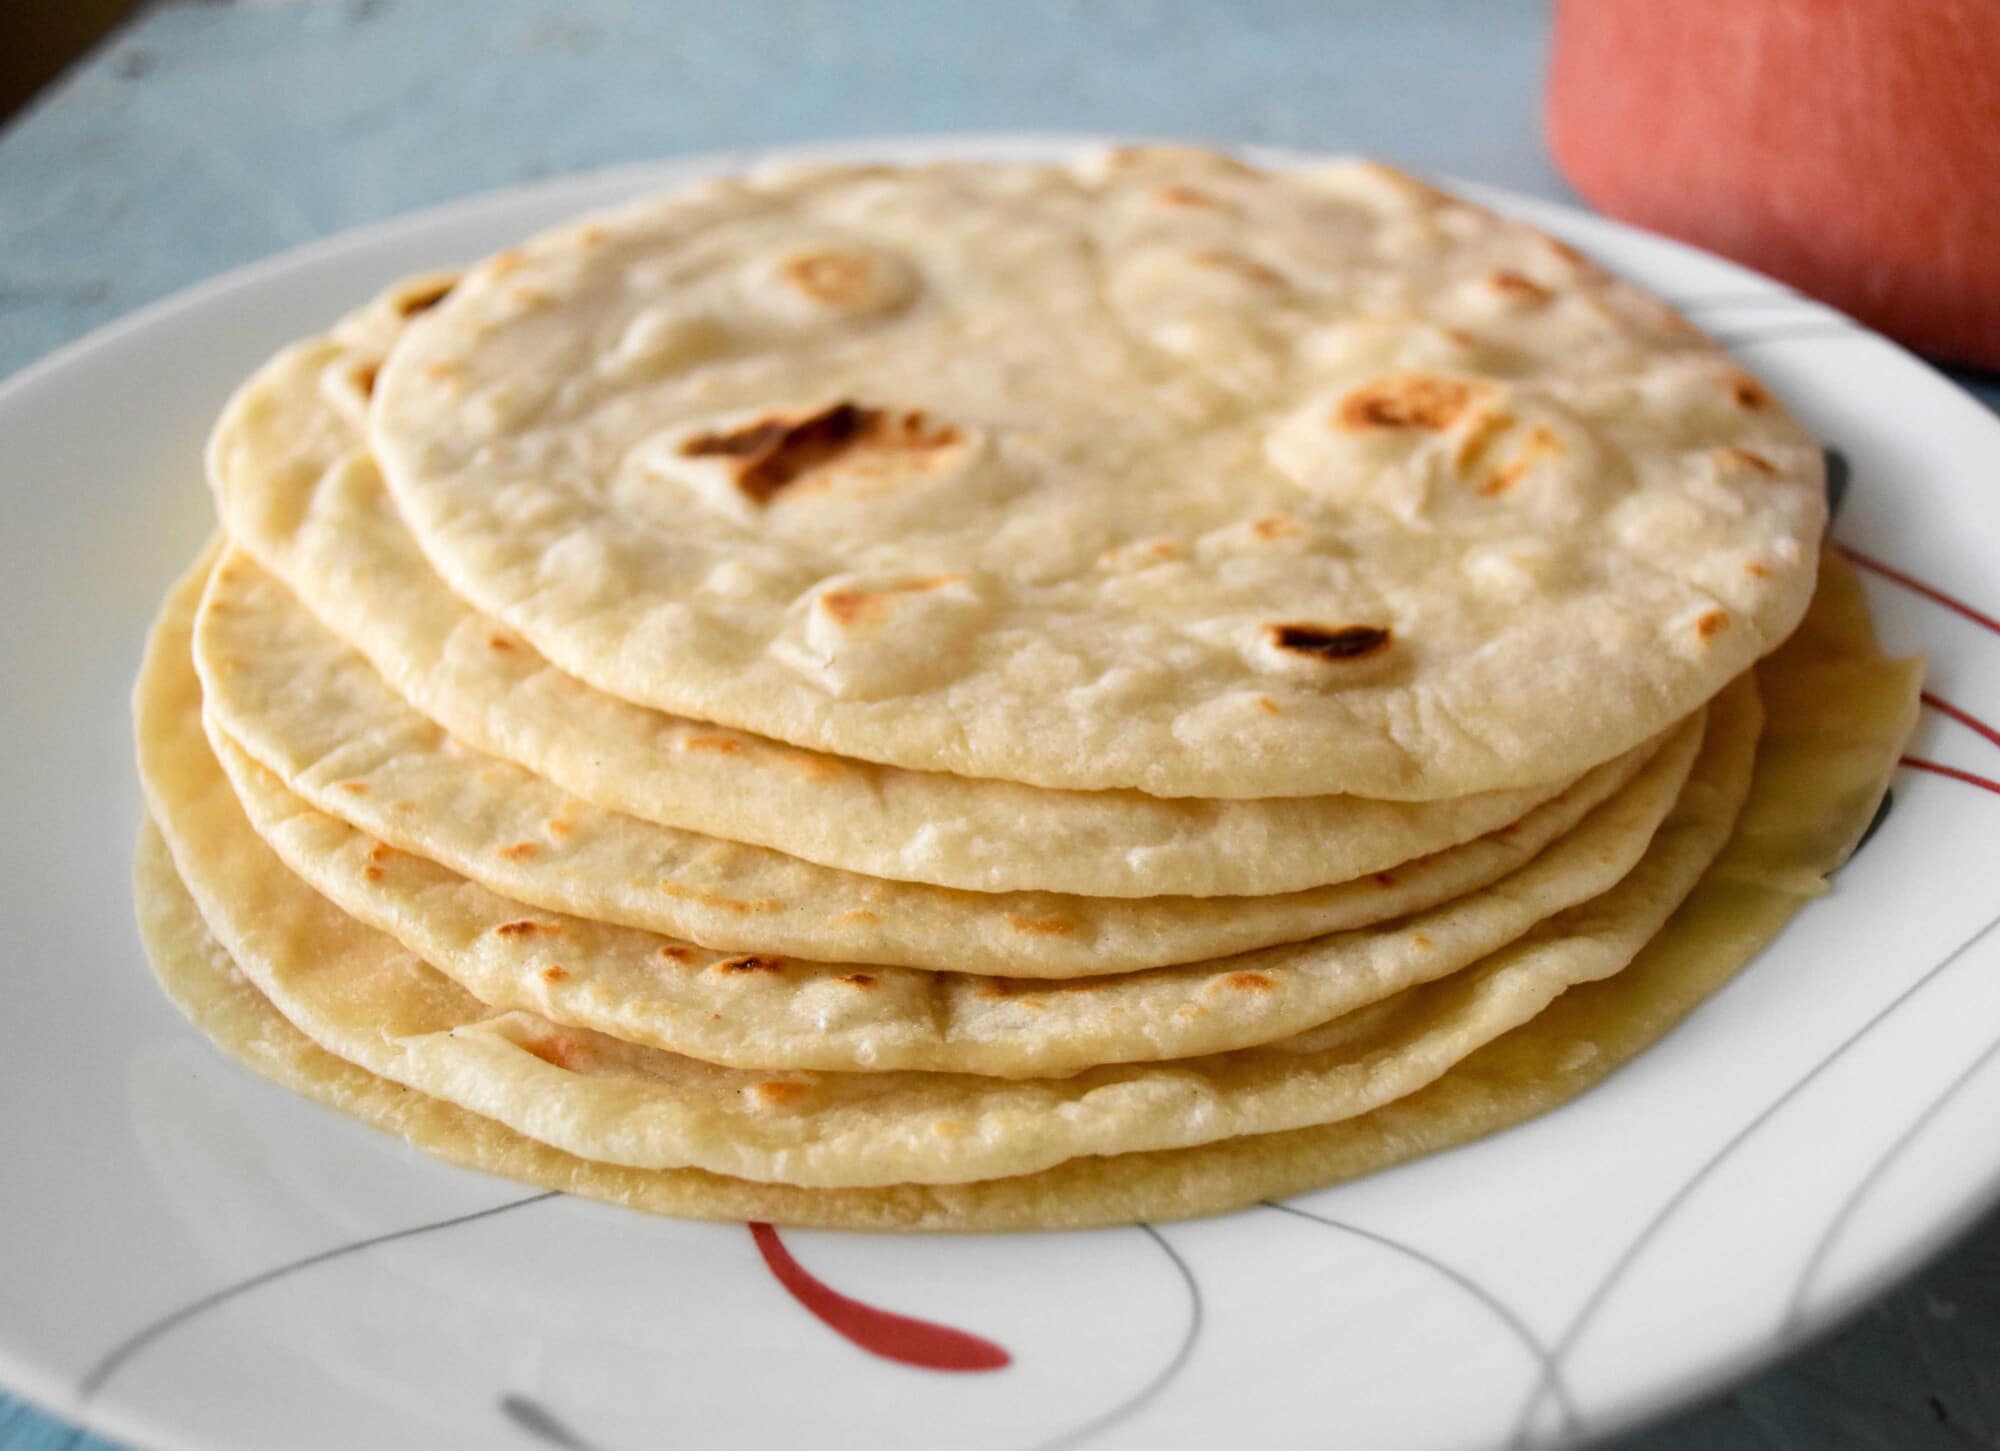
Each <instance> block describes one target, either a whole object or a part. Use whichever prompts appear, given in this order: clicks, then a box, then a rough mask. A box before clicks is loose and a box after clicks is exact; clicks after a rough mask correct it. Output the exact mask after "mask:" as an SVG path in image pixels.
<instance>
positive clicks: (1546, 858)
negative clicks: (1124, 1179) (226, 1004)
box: [189, 721, 1702, 1077]
mask: <svg viewBox="0 0 2000 1451" xmlns="http://www.w3.org/2000/svg"><path fill="white" fill-rule="evenodd" d="M1701 737H1702V731H1701V725H1700V722H1698V721H1696V722H1690V723H1689V724H1688V725H1687V726H1684V727H1683V728H1682V729H1681V730H1679V731H1677V732H1676V733H1675V734H1674V737H1673V739H1672V741H1671V743H1670V744H1669V745H1668V746H1667V747H1666V748H1665V749H1664V750H1663V751H1661V753H1660V755H1659V756H1658V757H1657V758H1655V760H1654V762H1653V763H1652V764H1651V765H1650V766H1649V767H1648V769H1647V770H1646V771H1645V772H1644V773H1643V774H1642V775H1641V776H1640V777H1639V779H1638V780H1636V781H1634V782H1633V783H1632V785H1631V786H1629V787H1628V788H1626V790H1624V791H1623V792H1621V793H1620V794H1619V795H1617V796H1615V797H1613V798H1612V799H1611V800H1610V801H1609V802H1607V803H1606V804H1605V805H1603V806H1602V807H1600V808H1598V810H1597V811H1596V812H1594V813H1592V814H1591V816H1590V817H1589V819H1588V820H1587V821H1585V822H1584V824H1583V825H1582V826H1580V827H1578V828H1577V829H1576V830H1575V831H1574V832H1571V833H1570V834H1569V835H1567V836H1565V837H1563V838H1562V840H1560V841H1559V842H1557V843H1556V844H1555V845H1553V846H1551V847H1549V848H1548V849H1547V850H1546V851H1544V852H1543V853H1542V854H1541V855H1540V856H1538V857H1536V858H1535V860H1534V861H1533V862H1531V863H1530V864H1529V865H1527V866H1525V867H1522V868H1521V869H1520V870H1519V871H1517V872H1515V873H1513V874H1512V875H1510V876H1508V877H1506V878H1505V879H1503V880H1502V881H1500V882H1499V883H1497V884H1495V885H1494V886H1492V887H1489V888H1487V889H1485V890H1483V891H1477V892H1469V893H1467V894H1466V895H1464V896H1462V897H1457V898H1454V899H1452V900H1448V901H1446V902H1444V903H1442V904H1441V905H1439V906H1436V907H1434V908H1433V909H1432V910H1430V911H1426V912H1419V913H1416V914H1415V915H1412V916H1407V917H1403V918H1402V919H1401V920H1398V921H1395V922H1391V923H1384V924H1383V925H1381V926H1379V927H1370V928H1365V929H1361V930H1356V931H1348V932H1342V933H1337V934H1334V935H1332V936H1327V937H1321V938H1316V939H1314V940H1313V941H1310V942H1301V943H1298V944H1296V945H1290V946H1283V947H1275V948H1271V949H1268V950H1266V951H1261V952H1246V953H1241V954H1239V955H1236V956H1233V957H1223V958H1212V959H1209V960H1207V961H1203V962H1193V963H1189V964H1187V965H1186V966H1183V967H1177V968H1161V969H1158V970H1156V971H1150V972H1138V973H1124V974H1119V975H1116V976H1109V977H1091V978H1084V979H1072V980H1065V981H1055V982H1041V981H1036V980H1033V979H1028V978H1018V977H990V976H988V977H982V976H973V975H968V974H965V973H962V972H949V971H948V972H927V971H920V970H916V969H912V968H907V967H887V966H880V965H874V964H869V965H866V966H864V967H859V968H857V967H856V966H854V965H852V964H841V963H828V962H816V961H811V960H803V959H799V958H796V957H788V956H781V955H778V954H776V953H773V952H770V951H768V950H766V951H761V952H754V953H747V954H740V955H730V954H727V953H724V952H719V951H714V950H709V949H703V948H700V947H696V946H694V945H693V944H690V943H687V942H682V941H677V940H675V939H672V938H667V937H662V936H659V935H658V934H655V933H651V932H642V931H634V930H633V929H631V928H627V927H619V926H614V925H611V924H608V923H605V922H602V921H595V920H591V919H588V918H581V917H574V916H568V915H565V914H562V913H556V912H547V911H541V912H537V911H534V910H532V909H530V908H528V907H525V906H523V905H522V904H521V903H519V902H516V901H513V900H510V899H509V898H506V897H503V896H499V895H497V894H495V893H493V892H491V891H488V890H486V889H485V888H483V887H480V886H478V885H477V884H476V883H473V882H470V881H467V880H466V879H465V878H463V877H459V876H456V875H454V874H453V873H451V872H450V871H447V870H446V869H444V868H442V867H440V866H438V865H437V864H436V863H434V862H431V861H428V860H426V859H425V858H423V857H421V856H413V855H411V854H409V853H408V852H404V851H398V850H394V849H392V848H389V847H387V846H385V845H384V844H383V843H382V842H379V841H377V840H375V839H373V838H371V837H369V836H368V835H366V834H365V833H363V832H359V831H356V830H354V829H353V828H352V827H350V826H348V825H346V824H345V823H344V822H342V821H340V820H339V819H338V818H337V817H334V816H330V815H327V814H326V813H324V812H321V811H317V810H314V809H313V808H312V807H310V806H308V805H307V804H306V803H305V802H303V801H301V800H299V799H298V798H297V797H295V796H293V795H291V794H290V793H289V792H287V791H286V790H285V789H284V787H283V785H282V784H281V783H280V782H279V781H278V779H277V778H276V777H275V776H273V775H272V774H271V773H270V772H269V771H267V770H264V769H263V768H262V767H260V766H258V765H257V764H256V763H255V762H254V761H252V760H251V759H250V758H249V757H248V756H247V755H246V754H245V753H244V752H243V751H242V749H241V748H240V747H238V746H236V745H235V744H234V743H233V742H231V741H230V740H229V739H228V738H227V737H226V736H222V735H221V734H220V733H219V732H217V731H216V730H214V728H213V727H212V726H211V729H210V738H211V744H212V745H213V747H214V749H215V752H216V754H217V756H218V757H219V758H220V760H221V763H222V765H223V768H224V770H225V771H226V772H227V774H228V776H229V778H230V783H231V785H232V786H233V787H234V789H235V792H236V796H237V798H238V800H239V801H241V803H242V805H243V808H244V810H245V812H246V813H247V814H248V816H249V818H250V824H251V825H252V827H254V828H255V830H256V831H257V834H258V835H259V836H261V837H263V838H264V840H265V842H266V844H268V845H269V846H270V847H271V849H272V850H273V851H274V852H276V853H277V855H278V856H279V857H280V858H281V859H282V860H283V861H284V862H285V864H286V865H287V866H288V867H290V868H291V869H292V871H293V872H295V873H296V874H297V875H298V876H300V877H301V878H302V879H303V880H305V881H306V882H307V883H308V884H309V885H311V886H312V887H314V888H315V889H316V890H318V891H319V892H321V893H322V894H324V895H325V896H326V897H328V898H329V899H331V900H332V901H333V902H334V904H335V905H337V906H338V907H340V908H341V910H343V911H345V912H347V913H348V914H349V915H351V916H353V917H355V918H356V919H357V920H359V921H362V922H365V923H367V924H368V925H369V926H371V927H375V928H378V929H379V930H381V931H383V932H386V933H388V934H389V935H390V936H392V937H394V938H396V939H397V940H398V941H399V942H401V943H402V944H403V946H405V947H407V948H408V949H409V950H410V951H412V952H414V953H416V954H418V955H419V956H420V957H422V958H423V959H424V960H425V961H426V962H428V963H430V964H431V965H432V966H434V967H436V968H438V970H439V971H441V972H443V973H444V974H445V975H446V976H448V977H450V978H453V979H454V980H456V981H457V982H458V983H459V984H460V985H462V986H463V987H464V988H466V990H467V991H469V992H471V993H472V994H473V996H475V997H477V998H479V999H480V1000H481V1001H482V1002H485V1003H488V1004H491V1005H493V1006H496V1007H503V1008H522V1009H526V1010H529V1011H532V1012H537V1013H540V1014H542V1015H543V1016H545V1017H547V1018H549V1019H551V1020H552V1021H555V1022H559V1023H565V1024H568V1025H571V1026H574V1027H581V1028H589V1029H594V1030H596V1031H598V1032H601V1033H605V1034H608V1035H610V1036H611V1037H614V1038H619V1039H623V1040H625V1041H627V1042H632V1043H639V1044H645V1045H648V1046H651V1047H655V1048H664V1049H667V1050H669V1051H672V1052H676V1053H683V1054H687V1055H688V1056H690V1057H694V1058H701V1059H704V1060H706V1061H709V1062H714V1063H726V1064H733V1065H738V1066H742V1067H749V1068H766V1069H780V1068H820V1069H838V1070H847V1071H855V1070H859V1071H878V1070H882V1069H891V1068H906V1069H907V1068H916V1069H928V1070H948V1071H953V1072H961V1073H984V1074H995V1075H1002V1076H1007V1077H1023V1076H1029V1075H1043V1074H1055V1073H1073V1072H1076V1071H1078V1070H1080V1069H1084V1068H1089V1067H1092V1066H1094V1065H1096V1064H1100V1063H1120V1062H1140V1061H1149V1060H1153V1059H1160V1058H1182V1057H1187V1056H1189V1055H1191V1054H1196V1053H1217V1052H1223V1051H1226V1050H1229V1049H1235V1048H1244V1047H1250V1046H1253V1045H1255V1044H1258V1043H1264V1042H1269V1041H1270V1040H1272V1039H1274V1038H1279V1037H1283V1036H1285V1035H1286V1034H1289V1033H1295V1032H1299V1031H1302V1030H1304V1029H1306V1028H1310V1027H1313V1026H1314V1025H1316V1024H1318V1023H1321V1022H1324V1021H1326V1020H1327V1019H1330V1018H1333V1017H1336V1016H1338V1015H1340V1014H1342V1013H1346V1012H1351V1011H1353V1010H1354V1009H1356V1008H1359V1007H1362V1006H1365V1005H1366V1004H1368V1003H1372V1002H1375V1001H1378V1000H1380V999H1382V998H1385V997H1387V996H1389V995H1390V994H1392V993H1394V992H1397V991H1398V990H1400V989H1402V988H1405V987H1408V986H1410V985H1412V984H1414V983H1419V982H1427V981H1431V980H1433V979H1436V978H1439V977H1443V976H1445V975H1447V974H1449V973H1452V972H1456V971H1457V970H1458V969H1460V968H1462V967H1464V966H1466V965H1467V964H1469V963H1471V962H1474V961H1476V960H1477V959H1479V958H1480V957H1483V956H1485V955H1486V954H1487V953H1490V952H1494V951H1497V950H1498V949H1500V948H1501V947H1504V946H1505V945H1506V944H1507V943H1509V942H1511V941H1513V940H1514V939H1516V938H1517V937H1520V936H1521V935H1522V934H1524V933H1526V932H1528V931H1529V930H1531V929H1532V928H1533V927H1534V926H1535V925H1536V924H1537V923H1538V922H1540V921H1542V920H1543V919H1544V918H1546V917H1548V916H1550V915H1551V914H1553V913H1555V912H1558V911H1561V910H1562V909H1564V908H1566V907H1570V906H1574V905H1575V904H1577V903H1579V902H1583V901H1586V900H1588V899H1589V898H1591V897H1594V896H1596V895H1598V894H1599V893H1601V892H1604V891H1606V890H1608V889H1609V888H1610V887H1611V886H1613V885H1614V884H1615V883H1616V882H1617V881H1618V880H1619V879H1620V878H1621V877H1623V876H1624V875H1625V874H1626V873H1627V872H1628V871H1630V870H1631V868H1632V866H1633V864H1634V863H1635V862H1636V861H1638V859H1639V857H1640V855H1641V853H1643V852H1644V851H1645V849H1646V844H1647V842H1648V841H1650V840H1651V838H1652V835H1653V832H1654V831H1655V830H1656V829H1657V828H1658V826H1659V824H1660V821H1661V819H1662V818H1663V817H1664V816H1665V815H1666V813H1667V810H1668V808H1669V807H1670V806H1672V804H1673V802H1674V798H1675V797H1676V795H1677V794H1678V793H1679V791H1680V789H1681V786H1682V784H1683V783H1684V782H1685V781H1686V779H1687V775H1688V771H1689V769H1690V767H1691V766H1692V764H1693V762H1694V759H1695V750H1696V747H1697V746H1698V745H1699V744H1700V742H1701ZM189 744H190V745H192V744H193V743H192V741H190V742H189ZM1253 900H1254V899H1253ZM933 920H934V922H936V925H939V926H940V927H943V926H944V925H945V924H947V923H949V921H950V919H949V918H948V917H947V918H943V919H942V920H939V919H937V918H935V917H934V918H933ZM954 935H963V934H954Z"/></svg>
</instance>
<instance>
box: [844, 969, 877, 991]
mask: <svg viewBox="0 0 2000 1451" xmlns="http://www.w3.org/2000/svg"><path fill="white" fill-rule="evenodd" d="M840 980H841V981H842V982H844V983H846V984H847V985H848V986H849V987H858V988H871V987H873V986H875V979H874V978H872V977H870V976H869V975H868V974H867V973H865V972H850V973H848V974H847V976H845V977H843V978H841V979H840Z"/></svg>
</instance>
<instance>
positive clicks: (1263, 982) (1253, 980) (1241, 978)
mask: <svg viewBox="0 0 2000 1451" xmlns="http://www.w3.org/2000/svg"><path fill="white" fill-rule="evenodd" d="M1223 982H1224V983H1225V984H1227V985H1228V986H1230V987H1233V988H1237V989H1240V990H1241V991H1243V992H1246V993H1267V992H1269V991H1270V990H1271V989H1272V988H1274V987H1276V986H1277V984H1276V983H1274V982H1272V981H1271V979H1269V978H1268V977H1266V976H1264V974H1263V973H1261V972H1232V973H1230V974H1229V976H1228V977H1225V978H1224V979H1223Z"/></svg>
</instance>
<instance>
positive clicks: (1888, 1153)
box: [1778, 1038, 2000, 1339]
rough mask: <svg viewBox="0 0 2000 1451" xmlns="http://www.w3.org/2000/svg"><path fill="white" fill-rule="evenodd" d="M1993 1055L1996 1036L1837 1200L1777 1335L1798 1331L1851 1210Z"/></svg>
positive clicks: (1997, 1049)
mask: <svg viewBox="0 0 2000 1451" xmlns="http://www.w3.org/2000/svg"><path fill="white" fill-rule="evenodd" d="M1996 1057H2000V1038H1996V1039H1994V1040H1993V1042H1991V1043H1989V1044H1988V1045H1987V1046H1986V1049H1985V1051H1984V1052H1982V1053H1981V1054H1980V1055H1979V1056H1978V1057H1977V1058H1975V1059H1973V1060H1972V1062H1970V1063H1969V1064H1967V1065H1966V1066H1965V1068H1964V1069H1963V1070H1961V1071H1960V1073H1959V1075H1958V1076H1957V1077H1956V1078H1954V1079H1952V1081H1951V1082H1950V1083H1948V1084H1946V1085H1945V1087H1944V1090H1943V1091H1942V1092H1941V1093H1939V1094H1938V1096H1937V1097H1936V1098H1934V1099H1932V1100H1931V1101H1930V1103H1929V1104H1928V1105H1926V1106H1925V1108H1924V1111H1923V1112H1922V1113H1920V1114H1918V1115H1917V1116H1916V1117H1915V1118H1914V1119H1912V1120H1911V1121H1910V1123H1909V1126H1908V1127H1907V1128H1905V1129H1904V1130H1903V1131H1902V1132H1901V1133H1900V1134H1898V1135H1896V1138H1895V1141H1894V1142H1892V1143H1891V1144H1890V1145H1889V1147H1888V1148H1886V1149H1884V1150H1883V1151H1882V1155H1881V1157H1880V1158H1878V1159H1876V1161H1875V1162H1874V1163H1873V1164H1872V1165H1870V1166H1869V1169H1868V1172H1867V1173H1866V1174H1863V1175H1862V1176H1861V1178H1860V1179H1859V1180H1858V1181H1857V1182H1856V1183H1855V1185H1854V1187H1853V1189H1851V1190H1849V1191H1848V1195H1847V1198H1846V1199H1845V1200H1843V1201H1842V1202H1841V1206H1840V1208H1839V1209H1838V1210H1836V1211H1835V1212H1834V1215H1833V1218H1832V1219H1830V1220H1828V1221H1827V1226H1826V1229H1825V1230H1824V1231H1823V1232H1822V1233H1821V1235H1820V1237H1819V1242H1818V1243H1817V1244H1815V1245H1814V1246H1813V1250H1812V1253H1811V1254H1810V1255H1808V1256H1806V1262H1805V1266H1804V1268H1802V1269H1801V1270H1800V1271H1799V1278H1798V1283H1797V1284H1796V1285H1794V1286H1793V1287H1792V1298H1791V1300H1790V1302H1789V1303H1788V1304H1787V1305H1786V1306H1785V1316H1784V1319H1783V1320H1782V1321H1781V1322H1780V1323H1779V1326H1778V1335H1779V1337H1780V1338H1781V1339H1789V1338H1790V1337H1791V1336H1793V1335H1795V1334H1797V1333H1798V1330H1799V1326H1800V1322H1801V1321H1802V1320H1803V1319H1804V1318H1805V1300H1806V1291H1807V1290H1809V1289H1811V1288H1812V1282H1813V1280H1814V1279H1815V1278H1817V1277H1818V1275H1819V1270H1820V1266H1821V1265H1822V1264H1824V1263H1825V1262H1826V1258H1827V1256H1828V1255H1829V1254H1831V1253H1832V1251H1833V1246H1834V1245H1835V1243H1837V1242H1838V1241H1839V1239H1840V1237H1841V1235H1842V1234H1844V1233H1846V1231H1847V1225H1848V1222H1849V1221H1850V1220H1852V1219H1853V1217H1854V1214H1855V1211H1856V1210H1858V1209H1859V1208H1860V1207H1861V1204H1862V1202H1863V1201H1864V1200H1866V1199H1867V1197H1868V1196H1869V1195H1870V1194H1871V1193H1873V1192H1874V1189H1875V1186H1876V1185H1877V1184H1878V1183H1880V1182H1881V1180H1882V1177H1883V1176H1884V1175H1885V1174H1887V1173H1888V1172H1889V1170H1890V1168H1891V1167H1892V1166H1893V1165H1894V1164H1895V1162H1896V1161H1897V1160H1898V1159H1900V1158H1901V1157H1902V1156H1903V1152H1904V1150H1906V1149H1908V1148H1909V1147H1910V1145H1911V1144H1913V1143H1915V1142H1916V1140H1917V1137H1918V1135H1920V1134H1921V1133H1922V1132H1923V1131H1924V1129H1926V1128H1927V1127H1929V1125H1930V1124H1931V1122H1932V1121H1933V1120H1934V1119H1936V1118H1937V1116H1938V1115H1939V1114H1940V1113H1942V1112H1943V1111H1944V1109H1945V1107H1946V1105H1948V1104H1949V1103H1950V1102H1951V1101H1952V1100H1953V1099H1954V1098H1956V1097H1958V1094H1959V1091H1960V1090H1961V1089H1963V1088H1964V1087H1965V1086H1966V1084H1968V1083H1970V1082H1972V1080H1973V1079H1974V1078H1976V1077H1978V1076H1979V1072H1980V1070H1981V1069H1983V1068H1985V1067H1986V1066H1987V1065H1988V1064H1989V1063H1991V1062H1992V1061H1993V1060H1994V1059H1995V1058H1996Z"/></svg>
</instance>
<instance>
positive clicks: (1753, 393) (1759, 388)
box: [1729, 373, 1771, 413]
mask: <svg viewBox="0 0 2000 1451" xmlns="http://www.w3.org/2000/svg"><path fill="white" fill-rule="evenodd" d="M1729 396H1730V397H1731V398H1734V399H1735V400H1736V406H1737V407H1739V408H1747V409H1749V410H1750V411H1751V412H1753V413H1754V412H1756V411H1757V410H1758V409H1760V408H1767V407H1769V406H1770V403H1771V395H1770V394H1769V393H1767V392H1765V391H1764V385H1763V384H1762V383H1759V382H1758V381H1757V380H1756V379H1755V378H1753V377H1751V376H1750V375H1749V374H1748V373H1733V374H1731V375H1730V379H1729Z"/></svg>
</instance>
